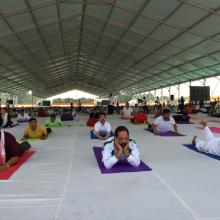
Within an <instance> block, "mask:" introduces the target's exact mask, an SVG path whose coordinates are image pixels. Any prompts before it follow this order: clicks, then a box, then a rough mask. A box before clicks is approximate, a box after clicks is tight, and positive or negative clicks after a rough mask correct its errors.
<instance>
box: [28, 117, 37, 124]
mask: <svg viewBox="0 0 220 220" xmlns="http://www.w3.org/2000/svg"><path fill="white" fill-rule="evenodd" d="M32 121H37V119H36V118H33V117H32V118H30V119H29V123H30V122H32Z"/></svg>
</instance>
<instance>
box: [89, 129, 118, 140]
mask: <svg viewBox="0 0 220 220" xmlns="http://www.w3.org/2000/svg"><path fill="white" fill-rule="evenodd" d="M113 136H114V133H113V132H112V131H111V133H110V137H113ZM90 139H98V138H97V137H96V135H95V134H94V131H93V130H91V131H90Z"/></svg>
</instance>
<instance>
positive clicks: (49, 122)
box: [44, 114, 63, 128]
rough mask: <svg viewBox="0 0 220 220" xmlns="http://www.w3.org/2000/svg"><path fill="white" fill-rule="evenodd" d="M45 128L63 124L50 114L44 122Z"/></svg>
mask: <svg viewBox="0 0 220 220" xmlns="http://www.w3.org/2000/svg"><path fill="white" fill-rule="evenodd" d="M44 125H45V127H46V128H52V127H56V128H57V127H61V126H62V125H63V124H62V122H61V121H60V120H59V119H57V118H56V115H55V114H52V115H50V118H49V119H47V120H46V122H45V123H44Z"/></svg>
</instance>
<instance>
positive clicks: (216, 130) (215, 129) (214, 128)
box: [196, 127, 220, 134]
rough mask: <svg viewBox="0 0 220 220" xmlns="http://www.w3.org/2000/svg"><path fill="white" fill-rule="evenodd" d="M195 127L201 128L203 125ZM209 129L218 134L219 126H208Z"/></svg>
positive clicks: (219, 132) (219, 131)
mask: <svg viewBox="0 0 220 220" xmlns="http://www.w3.org/2000/svg"><path fill="white" fill-rule="evenodd" d="M196 128H197V129H201V130H202V129H203V127H196ZM209 129H210V130H211V131H212V132H214V133H217V134H220V128H218V127H209Z"/></svg>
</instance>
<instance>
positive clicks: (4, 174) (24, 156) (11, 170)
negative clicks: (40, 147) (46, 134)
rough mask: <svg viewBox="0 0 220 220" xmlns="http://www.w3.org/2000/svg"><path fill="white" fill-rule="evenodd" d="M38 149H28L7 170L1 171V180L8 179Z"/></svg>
mask: <svg viewBox="0 0 220 220" xmlns="http://www.w3.org/2000/svg"><path fill="white" fill-rule="evenodd" d="M35 152H36V151H26V152H25V153H23V154H22V156H21V157H20V158H19V160H18V162H17V163H16V164H15V165H13V166H11V167H9V168H8V169H7V170H6V171H4V172H1V173H0V180H8V179H9V178H10V177H11V176H12V174H13V173H14V172H16V171H17V170H18V169H19V168H20V166H21V165H22V164H23V163H24V162H25V161H26V160H28V159H29V158H30V157H31V156H32V155H33V154H34V153H35Z"/></svg>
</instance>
